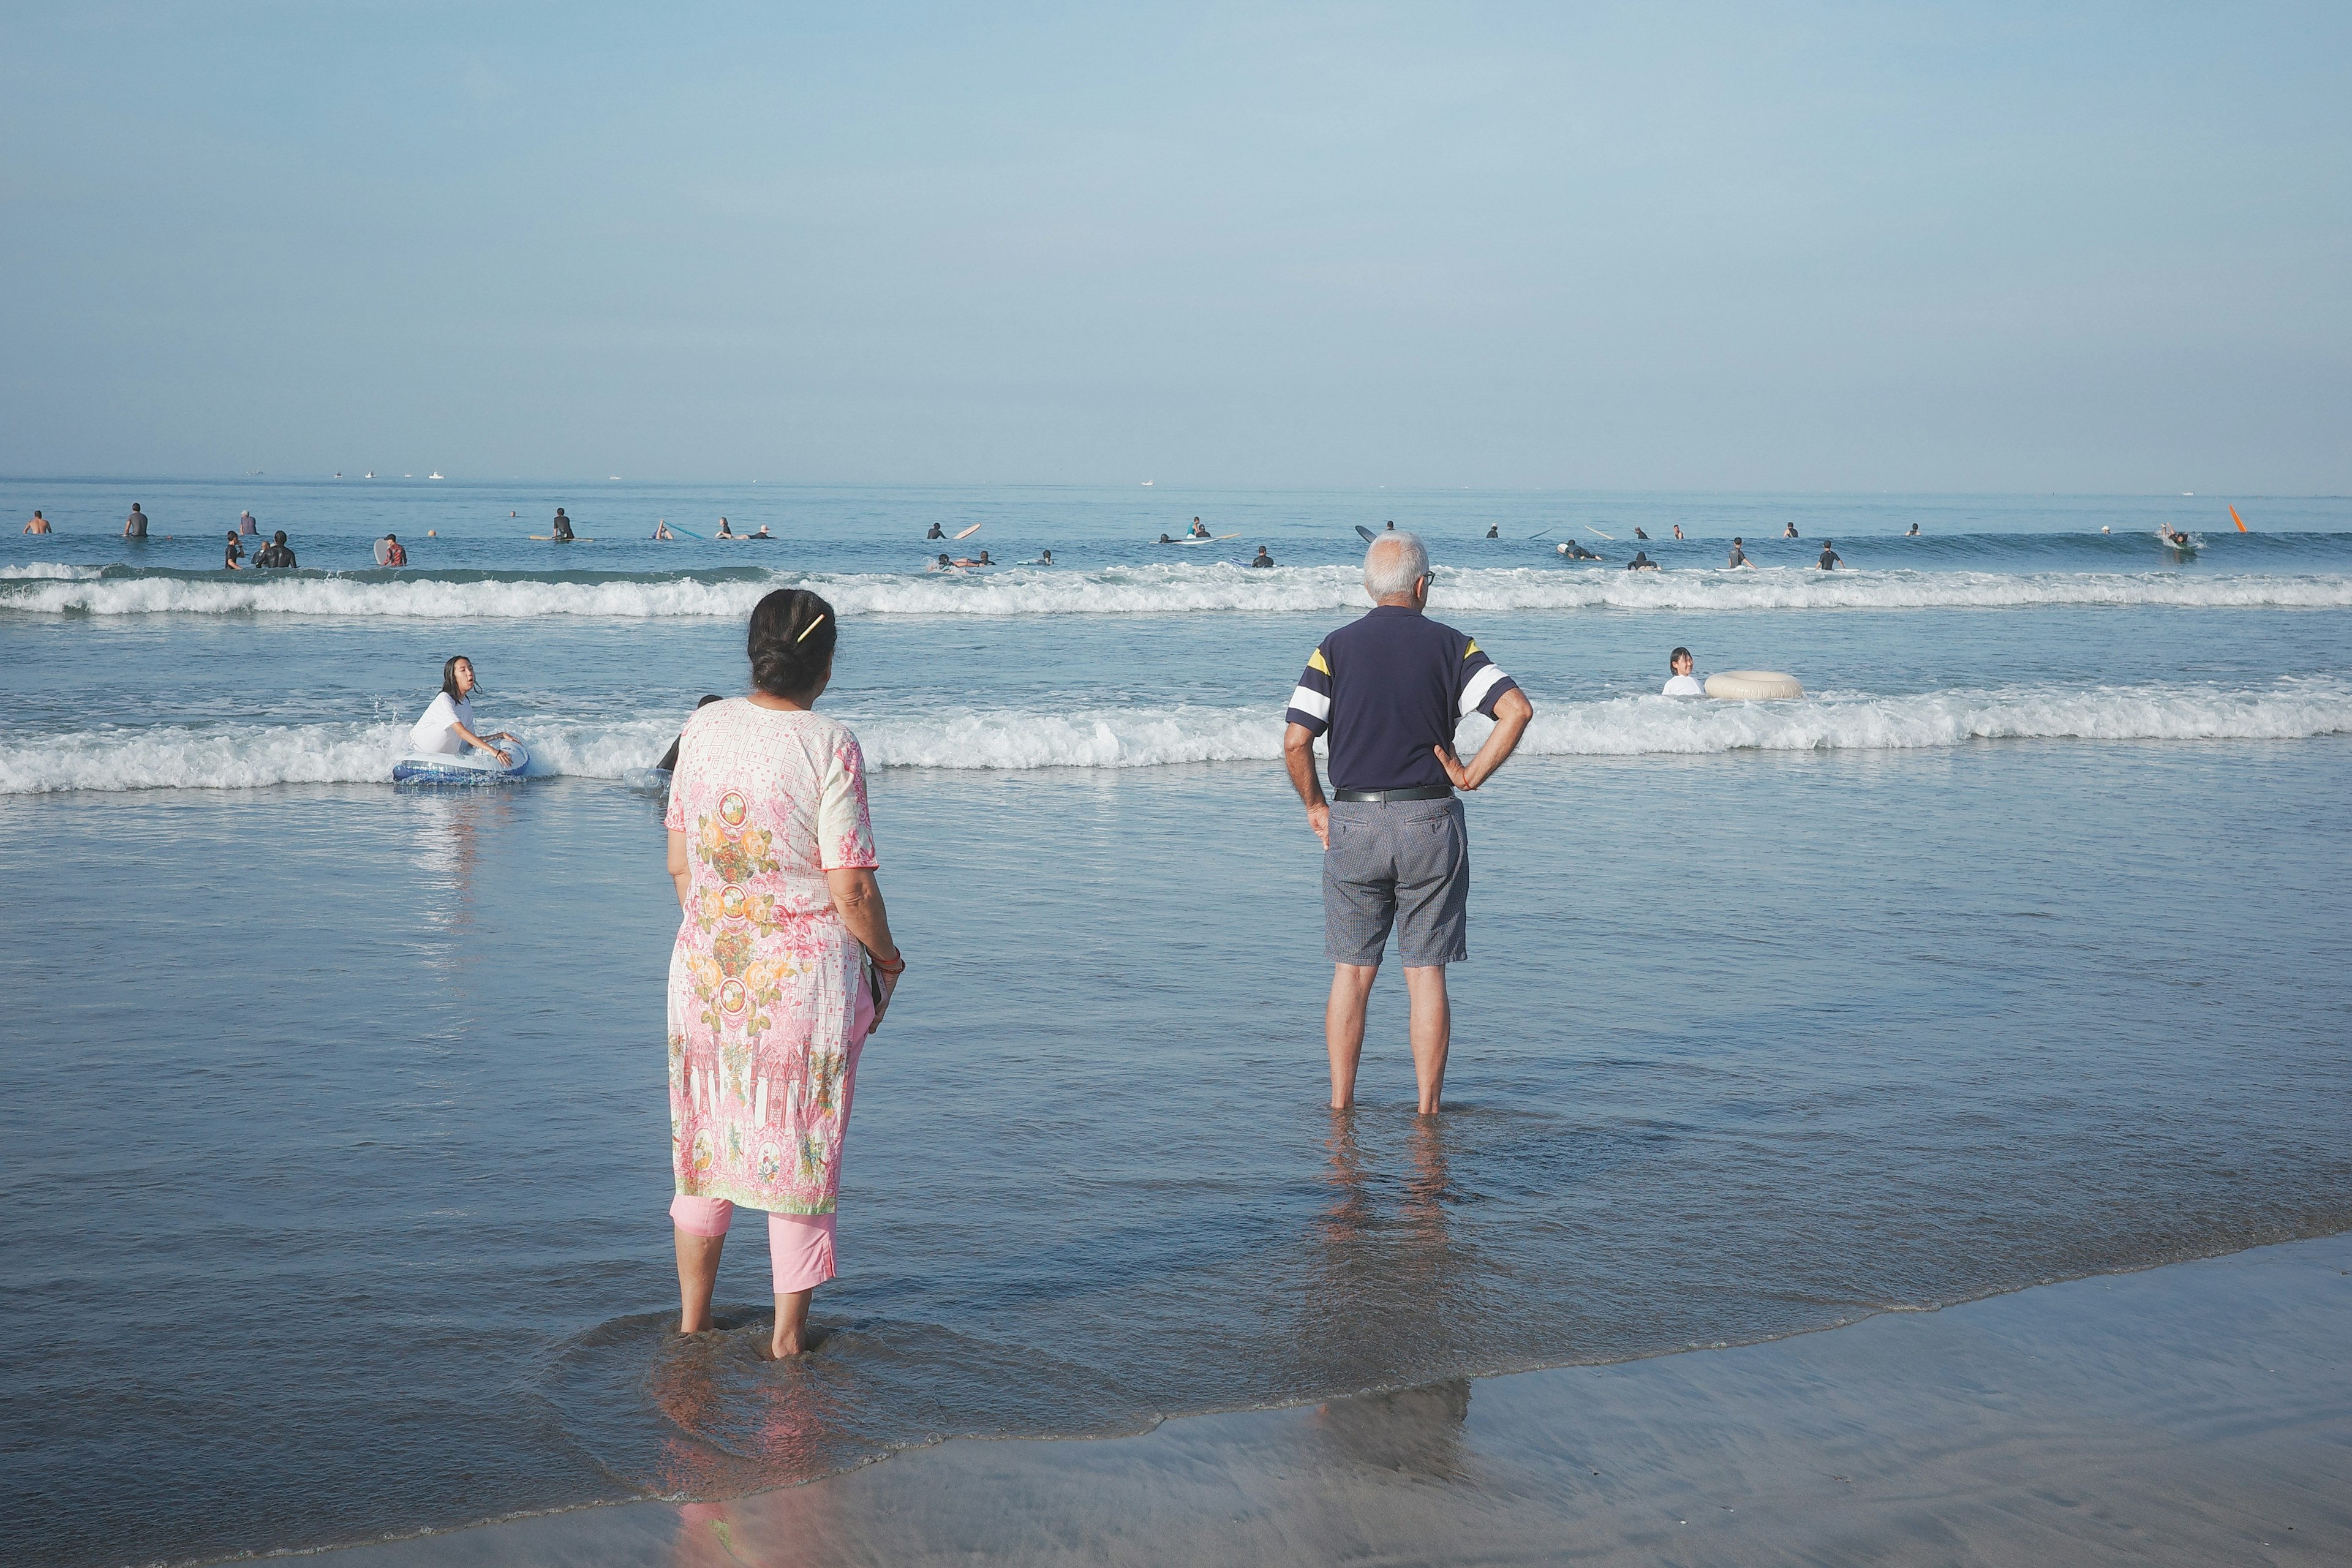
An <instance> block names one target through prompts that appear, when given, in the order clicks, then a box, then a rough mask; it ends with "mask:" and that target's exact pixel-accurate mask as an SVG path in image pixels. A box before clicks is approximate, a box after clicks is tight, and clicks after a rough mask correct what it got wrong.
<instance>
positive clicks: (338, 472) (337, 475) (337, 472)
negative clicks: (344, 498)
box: [335, 468, 343, 479]
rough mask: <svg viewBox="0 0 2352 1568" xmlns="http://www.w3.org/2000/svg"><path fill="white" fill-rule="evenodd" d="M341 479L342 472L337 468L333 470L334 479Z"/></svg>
mask: <svg viewBox="0 0 2352 1568" xmlns="http://www.w3.org/2000/svg"><path fill="white" fill-rule="evenodd" d="M342 477H343V470H342V469H341V468H337V469H336V470H335V478H337V479H341V478H342Z"/></svg>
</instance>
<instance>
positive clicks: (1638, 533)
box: [1633, 528, 1650, 539]
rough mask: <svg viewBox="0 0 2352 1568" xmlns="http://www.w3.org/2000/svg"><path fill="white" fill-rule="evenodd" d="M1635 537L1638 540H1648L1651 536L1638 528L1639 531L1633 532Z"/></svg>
mask: <svg viewBox="0 0 2352 1568" xmlns="http://www.w3.org/2000/svg"><path fill="white" fill-rule="evenodd" d="M1633 537H1634V538H1636V539H1647V538H1649V537H1650V536H1649V535H1648V534H1646V533H1643V531H1641V530H1640V529H1638V528H1637V529H1635V530H1634V531H1633Z"/></svg>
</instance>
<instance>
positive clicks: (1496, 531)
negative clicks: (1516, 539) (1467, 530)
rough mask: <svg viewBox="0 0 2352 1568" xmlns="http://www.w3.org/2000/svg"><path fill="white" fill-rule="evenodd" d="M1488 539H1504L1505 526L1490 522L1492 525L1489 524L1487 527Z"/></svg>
mask: <svg viewBox="0 0 2352 1568" xmlns="http://www.w3.org/2000/svg"><path fill="white" fill-rule="evenodd" d="M1486 537H1487V538H1489V539H1500V538H1502V537H1503V525H1502V524H1501V523H1499V522H1490V523H1488V524H1487V525H1486Z"/></svg>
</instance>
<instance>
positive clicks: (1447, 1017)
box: [1331, 963, 1454, 1116]
mask: <svg viewBox="0 0 2352 1568" xmlns="http://www.w3.org/2000/svg"><path fill="white" fill-rule="evenodd" d="M1404 988H1405V992H1406V994H1408V995H1410V996H1411V997H1412V1077H1413V1081H1414V1082H1415V1083H1417V1084H1419V1085H1420V1086H1421V1113H1422V1114H1423V1116H1434V1115H1436V1114H1437V1102H1438V1100H1439V1099H1440V1098H1441V1097H1443V1096H1444V1093H1445V1054H1446V1052H1447V1051H1448V1050H1449V1049H1451V1048H1452V1047H1453V1044H1454V1005H1453V1003H1452V1002H1451V1001H1449V1000H1448V999H1447V997H1446V994H1445V965H1444V964H1442V963H1432V964H1425V965H1423V966H1422V967H1419V968H1414V967H1412V966H1410V965H1408V966H1407V967H1406V969H1405V972H1404ZM1333 994H1335V995H1336V994H1338V993H1337V991H1336V990H1335V991H1334V993H1333ZM1363 1033H1364V1011H1363V1008H1362V1006H1361V1005H1358V1007H1357V1009H1356V1036H1357V1038H1358V1039H1361V1038H1362V1037H1363ZM1331 1060H1332V1063H1333V1067H1334V1072H1335V1073H1336V1071H1337V1064H1338V1062H1339V1057H1338V1056H1337V1055H1336V1054H1335V1055H1334V1056H1333V1057H1332V1058H1331ZM1349 1076H1350V1077H1351V1078H1352V1077H1353V1076H1354V1075H1353V1074H1352V1073H1350V1074H1349Z"/></svg>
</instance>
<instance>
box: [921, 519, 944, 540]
mask: <svg viewBox="0 0 2352 1568" xmlns="http://www.w3.org/2000/svg"><path fill="white" fill-rule="evenodd" d="M947 536H948V531H947V530H946V529H944V528H941V527H940V525H939V524H938V523H936V522H935V523H933V524H931V531H930V532H929V533H927V534H925V535H923V537H924V538H925V539H945V538H946V537H947Z"/></svg>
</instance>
